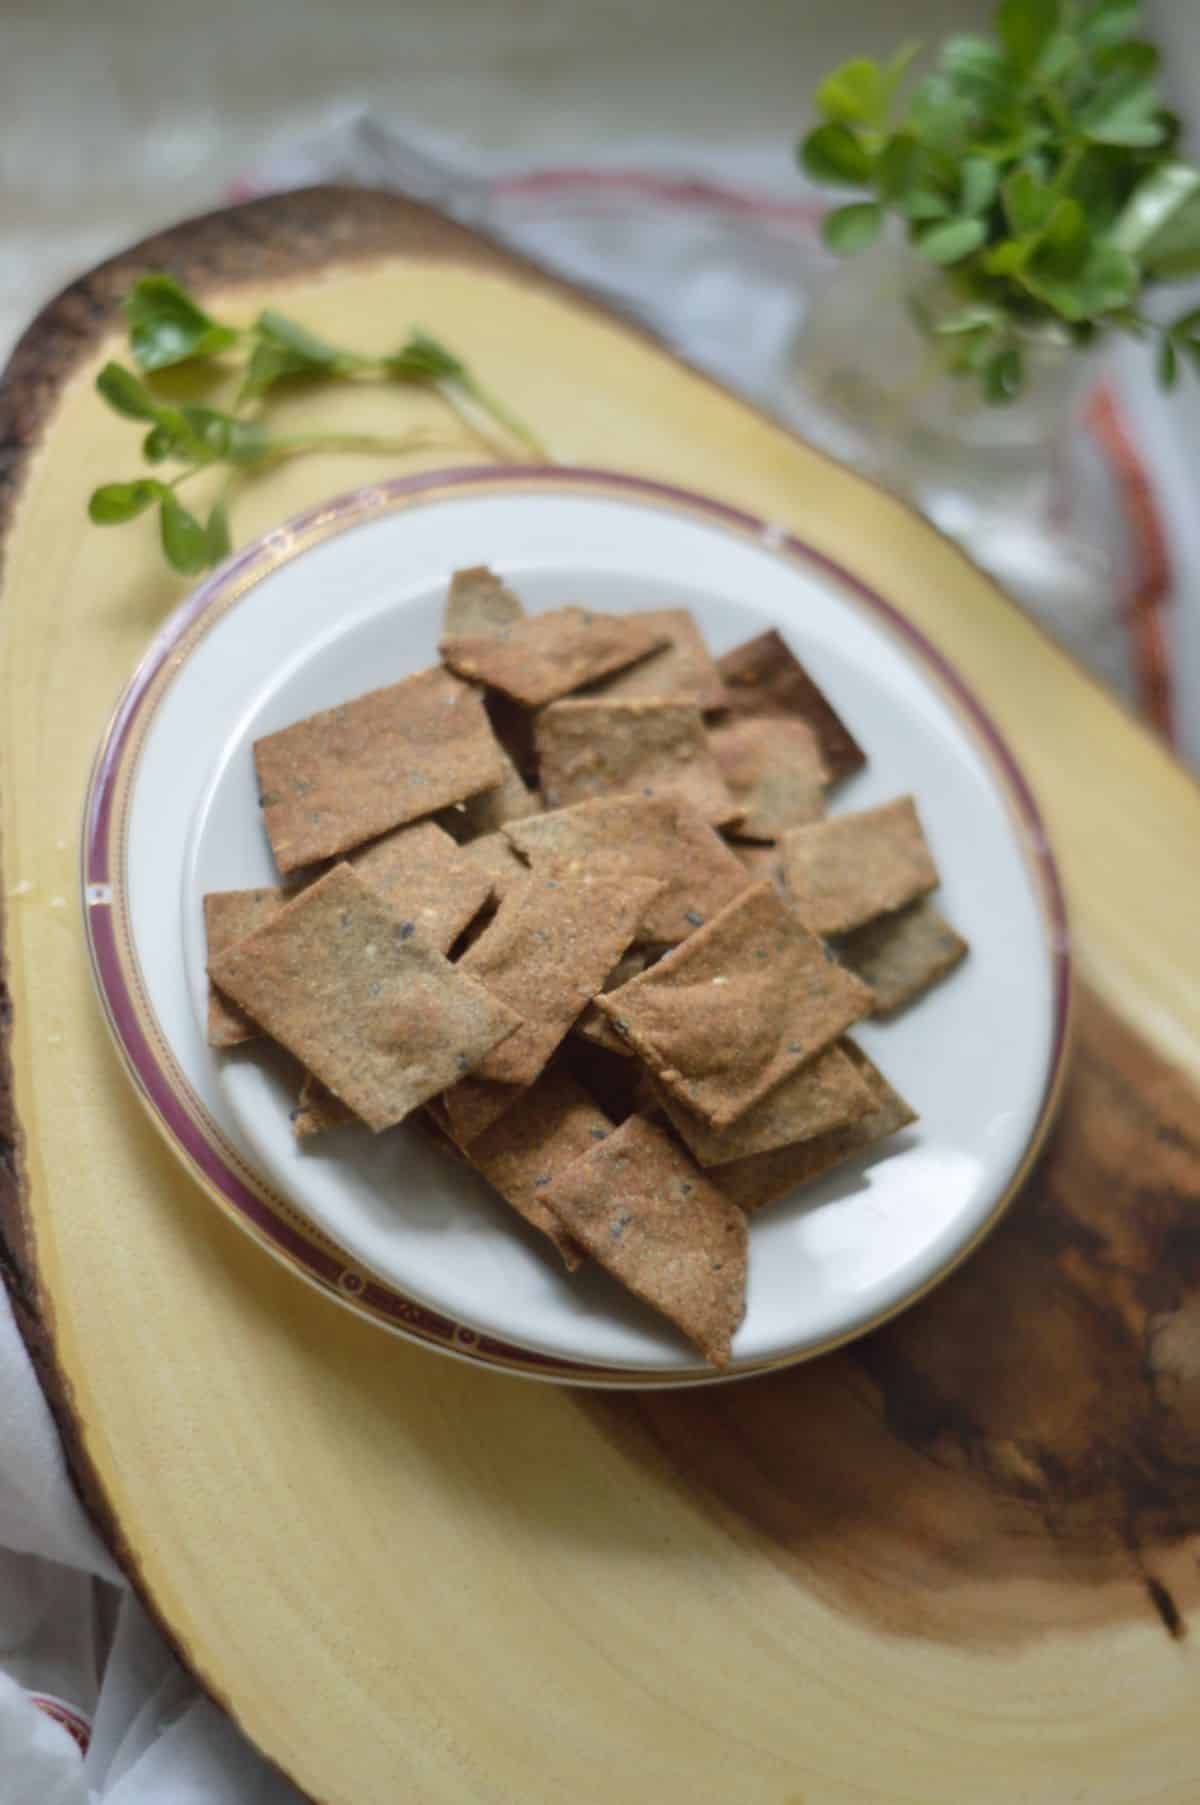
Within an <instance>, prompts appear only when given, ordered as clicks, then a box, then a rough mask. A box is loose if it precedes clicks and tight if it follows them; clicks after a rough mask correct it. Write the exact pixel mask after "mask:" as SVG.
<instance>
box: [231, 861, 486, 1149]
mask: <svg viewBox="0 0 1200 1805" xmlns="http://www.w3.org/2000/svg"><path fill="white" fill-rule="evenodd" d="M209 971H210V975H211V976H212V977H213V979H214V980H215V982H216V983H217V984H219V985H220V987H221V989H222V990H226V991H228V992H229V994H230V995H231V996H232V997H233V1000H234V1001H235V1002H236V1003H240V1004H241V1006H242V1008H243V1009H245V1010H247V1012H248V1013H249V1014H250V1015H251V1016H253V1018H254V1019H255V1021H257V1022H258V1023H260V1024H261V1026H262V1027H263V1028H265V1029H266V1031H267V1033H268V1034H271V1035H273V1036H274V1038H275V1039H276V1040H278V1041H279V1042H281V1044H282V1045H283V1046H285V1047H287V1049H288V1051H289V1052H291V1053H294V1054H295V1055H296V1057H297V1059H299V1060H301V1062H302V1063H303V1064H304V1065H305V1066H306V1067H307V1069H308V1070H309V1071H311V1072H312V1073H313V1074H314V1075H315V1076H316V1077H317V1078H319V1079H320V1081H321V1083H322V1084H324V1085H325V1086H326V1087H327V1088H328V1089H329V1090H331V1091H332V1092H333V1093H334V1095H335V1096H337V1097H339V1098H340V1099H341V1101H342V1102H343V1103H345V1104H346V1105H347V1106H348V1107H349V1108H350V1109H352V1110H353V1111H354V1113H355V1115H358V1116H361V1117H362V1119H363V1120H364V1121H365V1122H366V1123H367V1125H368V1127H370V1128H373V1129H376V1130H379V1129H383V1128H390V1127H391V1125H392V1124H393V1123H394V1122H399V1121H402V1120H403V1118H404V1117H405V1116H406V1115H408V1113H409V1112H410V1110H413V1109H415V1108H416V1107H417V1105H418V1104H419V1103H423V1102H424V1101H425V1100H426V1098H427V1097H432V1096H434V1095H435V1094H436V1093H437V1092H438V1091H440V1090H444V1089H445V1088H446V1086H447V1085H449V1084H453V1083H454V1082H455V1080H456V1079H457V1078H458V1077H459V1076H461V1074H462V1073H464V1072H467V1071H470V1070H472V1069H473V1068H474V1067H475V1066H477V1065H478V1064H479V1062H480V1061H481V1060H482V1059H483V1057H484V1055H485V1054H487V1053H489V1052H490V1051H491V1049H492V1048H493V1047H495V1046H497V1045H498V1044H499V1043H500V1042H501V1041H502V1040H504V1039H505V1038H506V1037H507V1036H508V1035H509V1034H511V1033H512V1032H513V1031H514V1030H515V1029H517V1028H518V1027H519V1026H520V1025H521V1024H520V1017H519V1016H518V1015H516V1014H515V1012H514V1011H513V1010H511V1009H509V1008H508V1007H507V1005H506V1004H505V1003H503V1002H501V1001H500V999H499V998H498V997H495V996H492V995H491V993H490V992H489V991H487V990H486V989H485V988H484V987H483V985H482V984H480V983H478V982H477V981H476V980H475V979H474V978H472V977H470V976H469V975H468V974H467V973H466V972H463V971H460V970H458V968H457V967H455V966H453V965H451V964H450V962H449V960H448V959H446V958H444V957H443V955H442V954H441V953H439V952H438V950H437V948H436V947H434V946H431V945H430V944H429V942H428V941H426V940H425V939H424V938H423V937H422V936H421V935H420V934H418V933H417V932H416V930H415V929H414V928H413V926H412V924H411V922H409V921H406V920H404V919H403V917H401V916H400V915H398V914H396V912H395V910H393V909H391V908H389V906H388V905H387V903H385V902H384V901H383V899H382V897H380V896H377V895H376V894H375V892H374V891H373V890H371V889H370V888H369V887H368V886H367V885H366V884H364V883H363V881H362V879H361V878H359V877H356V876H355V874H354V872H353V871H352V870H351V869H350V867H349V865H346V864H342V865H336V866H335V867H334V868H333V870H332V871H330V872H327V873H326V875H325V876H324V877H323V878H320V879H319V880H318V881H317V882H316V883H315V884H312V885H311V886H310V887H309V888H308V889H307V890H304V891H302V892H301V893H300V895H299V896H297V897H296V898H295V900H294V901H293V902H290V903H288V904H287V906H286V907H285V908H284V909H282V910H280V912H279V914H278V915H277V916H276V917H275V919H274V920H273V921H271V922H269V923H268V924H267V926H266V927H264V928H260V929H259V930H258V932H257V933H256V934H251V935H250V936H249V938H248V939H246V940H242V941H239V942H238V944H237V945H236V946H233V947H229V948H227V949H226V950H225V951H224V952H222V953H218V954H217V956H216V958H215V959H213V960H211V961H210V964H209Z"/></svg>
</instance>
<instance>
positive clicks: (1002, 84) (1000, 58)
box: [938, 36, 1013, 112]
mask: <svg viewBox="0 0 1200 1805" xmlns="http://www.w3.org/2000/svg"><path fill="white" fill-rule="evenodd" d="M938 69H939V71H940V72H941V73H942V74H944V75H946V76H948V77H949V78H950V80H951V81H952V83H953V85H954V87H955V88H956V89H957V91H958V92H959V93H960V94H963V95H967V96H969V97H970V98H971V99H972V100H974V101H976V102H978V104H979V105H980V106H982V107H984V108H986V109H987V110H988V111H989V112H995V111H997V110H998V109H1000V108H1002V107H1003V106H1005V105H1006V103H1007V102H1008V101H1009V100H1010V99H1011V96H1012V88H1013V84H1012V70H1011V69H1010V67H1009V63H1008V60H1007V58H1006V57H1005V55H1004V52H1003V51H1002V50H1001V49H1000V48H999V46H998V45H996V44H993V43H992V42H991V41H990V40H989V39H988V38H977V37H967V36H964V37H953V38H947V40H946V42H945V43H944V44H943V45H942V48H941V51H940V53H939V55H938Z"/></svg>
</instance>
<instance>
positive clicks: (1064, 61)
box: [1037, 31, 1079, 82]
mask: <svg viewBox="0 0 1200 1805" xmlns="http://www.w3.org/2000/svg"><path fill="white" fill-rule="evenodd" d="M1078 62H1079V45H1078V43H1077V42H1076V40H1075V39H1074V38H1073V37H1072V36H1071V33H1070V32H1068V31H1056V32H1055V33H1054V36H1053V37H1052V38H1051V39H1050V41H1049V42H1048V43H1047V45H1046V47H1045V49H1044V50H1043V51H1042V54H1041V55H1040V56H1039V58H1038V60H1037V78H1038V81H1039V82H1056V81H1061V80H1062V79H1063V77H1064V76H1065V75H1067V74H1068V73H1069V72H1070V71H1071V70H1072V69H1074V68H1075V67H1076V66H1077V65H1078Z"/></svg>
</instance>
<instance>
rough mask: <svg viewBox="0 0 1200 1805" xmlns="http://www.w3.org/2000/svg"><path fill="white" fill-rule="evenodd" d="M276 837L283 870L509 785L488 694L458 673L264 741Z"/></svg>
mask: <svg viewBox="0 0 1200 1805" xmlns="http://www.w3.org/2000/svg"><path fill="white" fill-rule="evenodd" d="M254 764H255V769H256V770H257V772H258V786H259V791H260V794H261V797H262V805H263V818H264V821H265V823H266V829H267V837H268V838H269V840H270V842H271V850H272V851H273V853H274V854H275V863H276V864H277V865H278V867H279V869H280V871H284V872H287V871H295V870H297V869H298V868H299V867H300V866H301V865H310V864H312V863H313V862H314V861H315V860H317V859H327V858H329V857H330V856H331V855H333V854H334V853H340V852H346V851H348V850H349V849H350V848H351V847H354V846H361V845H362V844H363V842H364V841H365V840H374V839H375V838H377V836H378V835H379V834H382V833H386V832H387V830H388V829H389V828H391V827H399V826H400V825H401V824H402V823H403V822H405V821H415V820H417V819H418V817H419V816H421V815H431V814H432V813H433V811H434V810H435V809H439V808H443V807H444V806H445V805H446V804H447V803H449V802H459V801H461V800H462V798H463V797H464V796H473V795H474V794H475V793H476V792H477V791H478V790H487V789H491V788H493V787H494V786H495V785H496V784H498V783H500V782H501V781H502V779H503V777H504V766H503V764H502V762H501V760H500V755H499V749H498V747H497V745H496V741H495V738H494V736H493V734H492V730H491V727H490V726H489V725H488V718H487V715H486V713H485V712H484V707H483V703H482V701H481V699H480V697H479V693H478V691H476V690H473V689H472V688H471V687H470V685H469V684H467V683H460V682H459V680H458V678H457V677H453V676H451V674H450V672H449V671H443V670H440V669H434V670H429V671H420V672H418V674H417V675H416V676H415V677H406V678H405V679H404V681H403V682H402V683H393V684H392V685H391V686H390V687H389V688H388V689H376V690H371V691H370V692H369V693H368V694H367V695H365V696H357V697H355V699H354V700H353V701H350V702H343V703H342V704H341V705H340V706H339V707H337V708H326V709H322V711H321V712H320V713H319V714H314V715H309V716H308V717H307V719H305V720H303V721H296V722H294V723H293V725H292V726H290V727H285V728H283V729H282V731H281V732H279V733H269V734H267V736H266V737H265V738H264V739H261V740H256V741H255V743H254Z"/></svg>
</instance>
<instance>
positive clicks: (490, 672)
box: [441, 608, 663, 708]
mask: <svg viewBox="0 0 1200 1805" xmlns="http://www.w3.org/2000/svg"><path fill="white" fill-rule="evenodd" d="M662 641H663V636H662V634H661V633H659V632H657V631H656V630H655V629H654V628H653V627H648V626H645V625H644V624H643V622H642V619H641V617H640V616H638V615H629V614H597V613H595V612H594V611H593V610H590V609H586V608H555V609H553V610H552V611H551V612H550V613H548V614H533V615H530V616H529V617H528V618H527V619H525V620H520V621H516V622H514V624H513V625H512V626H511V627H507V628H505V629H504V631H503V632H501V633H497V634H473V635H464V636H463V637H462V638H447V639H444V640H443V641H442V644H441V653H442V657H443V658H444V659H445V660H446V663H447V664H448V665H449V666H450V668H451V670H454V671H457V672H458V674H459V676H460V677H469V678H470V679H471V681H472V682H474V683H486V684H489V685H490V686H491V687H492V688H493V689H499V690H503V692H504V694H505V695H506V696H511V697H512V698H513V699H514V701H517V702H523V703H524V704H525V706H526V707H527V708H540V707H541V705H542V704H543V703H544V702H553V701H554V700H555V699H556V698H557V697H558V696H565V695H568V694H569V693H570V692H571V690H573V689H579V688H580V686H581V685H582V684H584V683H593V682H595V680H596V679H597V678H598V677H605V676H607V675H608V673H609V672H610V671H619V670H621V669H622V668H623V667H624V666H625V665H627V664H633V663H635V662H636V661H637V659H639V658H644V657H645V656H646V654H647V653H648V652H652V651H654V650H655V648H656V647H658V646H659V645H661V644H662Z"/></svg>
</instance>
